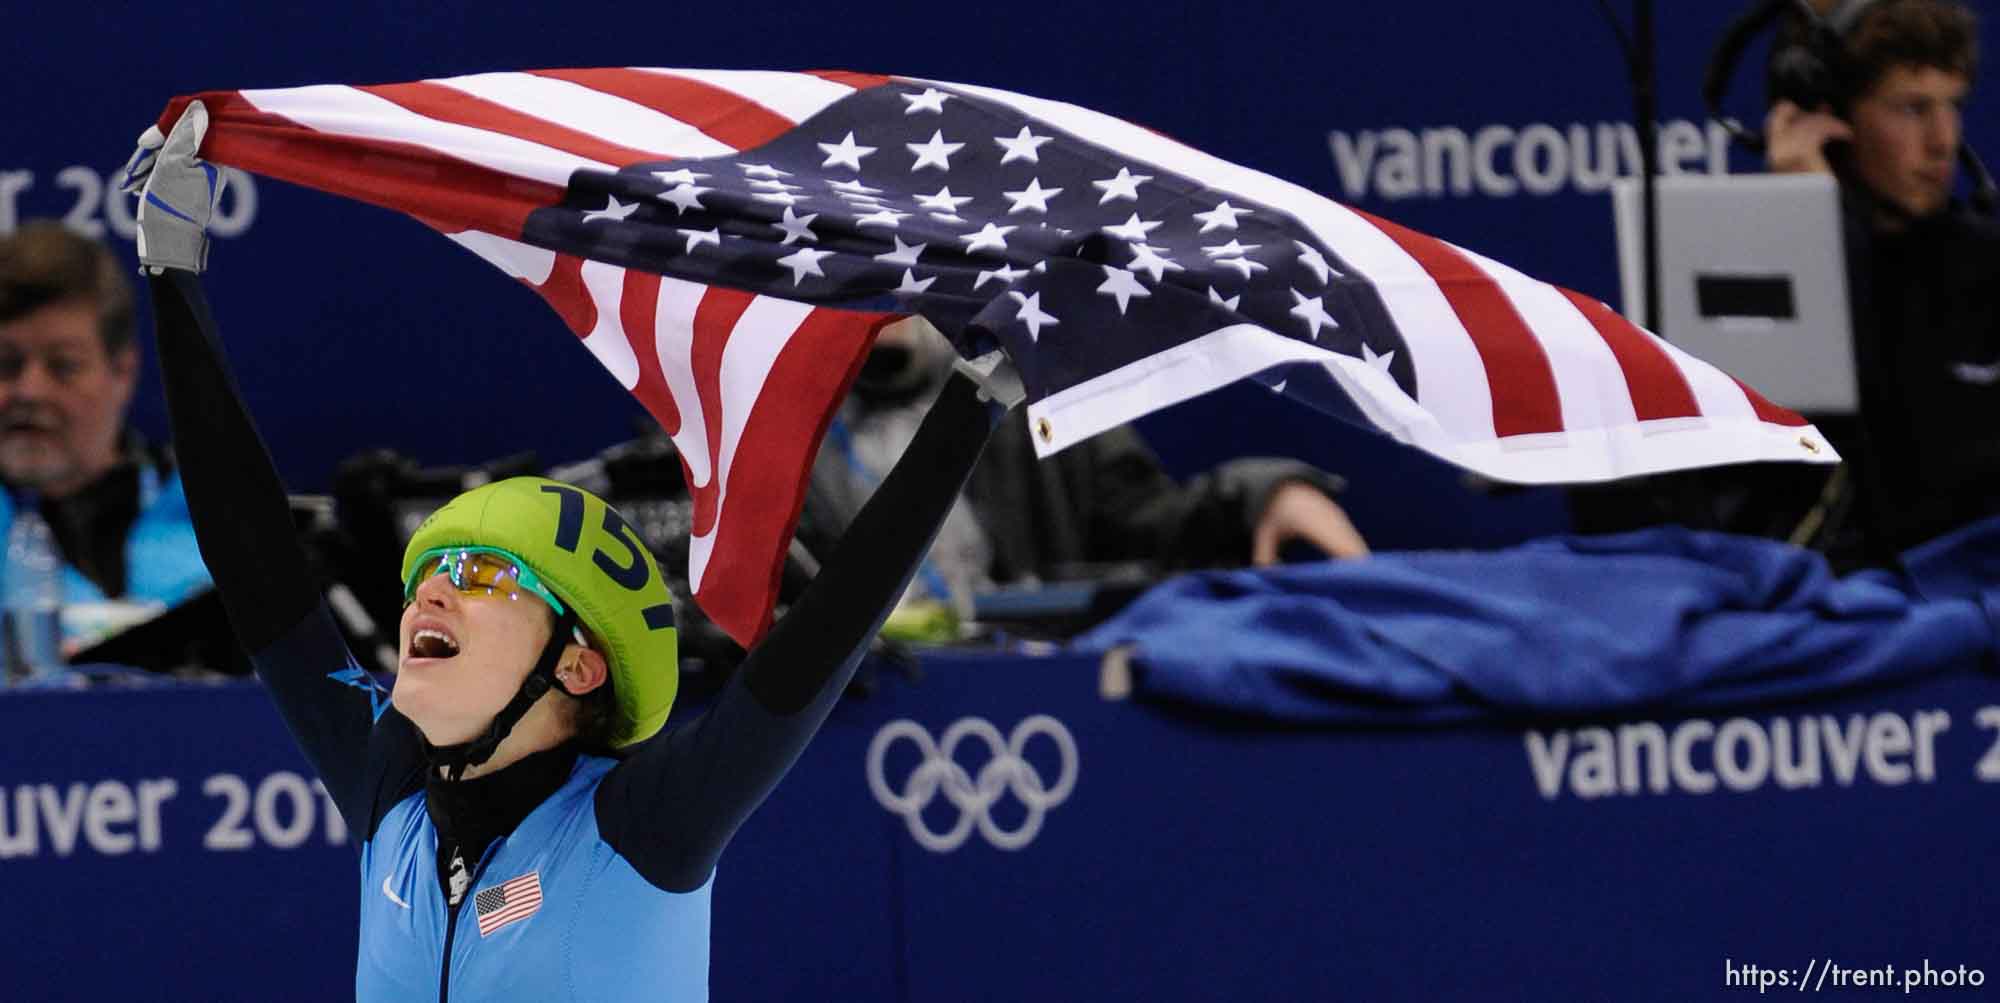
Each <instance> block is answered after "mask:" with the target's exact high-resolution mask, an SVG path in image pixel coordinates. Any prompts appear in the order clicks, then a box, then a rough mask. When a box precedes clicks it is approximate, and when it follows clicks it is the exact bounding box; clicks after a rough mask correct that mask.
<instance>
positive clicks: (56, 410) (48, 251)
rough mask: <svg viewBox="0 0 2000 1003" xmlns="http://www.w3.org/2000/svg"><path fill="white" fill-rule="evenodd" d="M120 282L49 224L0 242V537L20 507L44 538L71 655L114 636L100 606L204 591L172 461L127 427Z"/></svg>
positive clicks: (127, 344) (82, 241)
mask: <svg viewBox="0 0 2000 1003" xmlns="http://www.w3.org/2000/svg"><path fill="white" fill-rule="evenodd" d="M126 273H127V268H126V266H124V265H122V264H121V263H120V262H119V260H118V258H117V256H116V255H114V254H112V253H111V251H110V249H108V248H106V247H105V246H104V245H102V244H100V243H98V242H96V241H94V240H90V239H88V238H86V237H82V236H79V235H77V234H75V233H72V232H70V231H69V230H66V229H64V228H63V227H62V225H61V224H59V223H56V222H54V221H52V220H41V221H35V222H31V223H28V224H27V225H25V226H23V227H21V229H20V230H18V231H17V232H15V233H13V234H11V235H7V236H0V481H3V482H4V485H5V488H6V491H5V492H4V493H0V538H5V537H6V535H7V534H8V532H9V530H10V529H11V527H12V525H13V523H14V521H15V519H16V516H17V513H18V512H19V511H20V510H21V507H22V506H24V505H33V506H35V509H36V511H38V512H39V513H40V515H41V517H42V518H43V519H44V520H46V521H47V523H48V525H49V528H50V529H51V530H53V533H54V537H55V542H56V547H57V550H58V551H59V554H60V557H61V559H62V564H63V567H62V569H61V573H60V579H61V590H62V600H61V601H62V605H63V607H64V608H65V610H66V612H65V615H64V618H63V620H64V629H65V640H66V642H67V643H68V644H69V645H70V646H74V645H76V644H78V643H81V642H87V641H88V640H90V639H92V635H95V634H98V633H101V632H102V631H104V630H106V629H110V628H113V627H115V626H116V623H114V622H110V621H108V620H106V619H105V617H106V616H107V615H108V614H106V613H105V612H104V607H106V606H113V605H118V604H110V603H107V602H106V600H123V601H125V605H127V606H130V607H132V609H133V611H134V614H135V615H137V614H138V613H140V612H142V611H144V610H153V609H158V608H161V607H164V606H172V605H174V604H176V603H179V602H181V601H182V600H183V599H186V598H188V597H189V596H191V595H193V594H194V593H197V592H199V591H201V590H203V589H206V588H208V587H209V584H210V582H209V576H208V570H207V568H205V567H204V566H203V565H202V561H201V554H200V552H199V551H198V550H197V549H196V547H195V540H194V529H193V527H192V525H191V524H190V523H189V521H188V510H187V498H186V496H185V495H183V494H182V492H181V484H180V477H179V475H178V474H177V473H176V472H175V470H174V468H173V464H172V461H171V459H170V458H169V457H168V455H167V454H166V452H165V450H160V449H153V448H150V447H149V446H148V445H147V444H146V443H145V442H144V441H143V440H142V439H141V438H140V437H139V435H138V433H137V432H135V431H133V430H132V429H131V428H130V427H128V426H127V425H126V423H125V412H126V409H127V407H129V406H130V404H131V402H132V391H133V385H134V383H135V381H136V380H137V378H138V373H139V350H138V348H137V346H136V345H134V344H133V340H132V338H133V331H134V323H133V309H132V282H131V279H129V278H128V277H127V274H126ZM92 607H94V608H96V609H97V610H98V612H97V613H95V614H90V615H85V614H86V612H87V608H92ZM111 619H112V620H117V619H119V618H117V617H112V618H111ZM86 621H90V622H86Z"/></svg>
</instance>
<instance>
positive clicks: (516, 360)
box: [0, 0, 2000, 546]
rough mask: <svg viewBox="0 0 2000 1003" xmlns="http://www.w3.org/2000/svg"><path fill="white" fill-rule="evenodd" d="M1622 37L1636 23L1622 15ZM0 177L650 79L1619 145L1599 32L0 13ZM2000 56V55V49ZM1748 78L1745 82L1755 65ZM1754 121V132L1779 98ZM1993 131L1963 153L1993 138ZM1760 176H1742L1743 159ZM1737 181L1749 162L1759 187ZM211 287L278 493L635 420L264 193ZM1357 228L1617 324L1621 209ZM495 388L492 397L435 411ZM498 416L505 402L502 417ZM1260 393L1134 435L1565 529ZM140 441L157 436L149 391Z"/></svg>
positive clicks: (433, 249)
mask: <svg viewBox="0 0 2000 1003" xmlns="http://www.w3.org/2000/svg"><path fill="white" fill-rule="evenodd" d="M1611 6H1613V7H1615V8H1619V9H1620V12H1621V14H1627V13H1629V7H1630V3H1629V0H1625V2H1613V3H1612V4H1611ZM1660 7H1661V10H1662V14H1661V20H1662V24H1661V25H1660V34H1661V42H1660V53H1661V62H1662V66H1663V73H1662V81H1661V94H1662V112H1663V115H1664V117H1666V118H1684V119H1694V120H1699V119H1700V117H1701V115H1700V110H1699V107H1698V101H1697V96H1696V90H1695V88H1696V81H1697V79H1698V75H1699V72H1700V67H1701V65H1702V64H1703V63H1704V61H1705V60H1706V56H1707V51H1708V47H1709V45H1710V43H1711V41H1712V40H1713V39H1714V37H1715V36H1716V35H1717V34H1718V33H1719V31H1720V28H1721V26H1722V24H1723V23H1724V22H1725V21H1726V20H1727V19H1728V18H1729V17H1731V16H1733V15H1734V14H1735V13H1736V12H1737V11H1739V10H1741V9H1742V6H1741V5H1739V4H1736V3H1717V2H1712V0H1708V2H1700V3H1682V4H1662V5H1660ZM0 27H4V30H0V80H4V81H5V88H6V90H5V94H6V97H7V98H8V99H9V100H8V102H7V105H6V108H5V113H4V114H0V172H4V171H8V170H23V169H25V170H32V171H33V172H34V173H35V184H34V187H33V188H31V189H29V190H28V191H26V192H25V193H23V194H22V195H21V197H20V198H19V199H18V206H19V208H20V210H21V213H22V215H23V216H28V215H36V214H41V215H47V214H61V213H63V212H65V211H67V210H68V209H69V208H70V206H71V204H72V202H73V201H74V199H73V197H72V196H71V195H70V193H68V192H65V191H63V190H62V189H60V188H58V187H57V185H56V182H55V175H56V173H57V172H58V171H59V170H61V169H62V168H63V167H66V166H69V165H74V164H87V165H92V166H95V167H97V168H98V169H100V170H101V171H104V172H107V173H108V172H109V171H110V170H111V169H113V168H114V167H116V166H117V165H118V164H119V163H120V162H121V161H122V159H123V158H124V156H125V155H126V154H127V153H128V152H129V150H130V147H131V141H132V138H133V136H135V135H136V134H137V133H138V131H139V130H140V129H142V128H143V127H144V126H145V125H146V124H147V123H148V122H150V121H151V119H152V118H153V117H154V116H156V115H157V114H158V112H159V109H160V108H161V107H162V106H163V105H164V103H165V101H166V100H167V99H168V98H169V97H171V96H173V95H175V94H181V93H188V92H192V91H197V90H206V89H229V88H240V87H279V86H290V85H301V84H310V83H325V82H345V83H369V82H392V81H401V80H408V79H415V78H420V77H427V76H444V75H450V74H458V73H467V72H474V71H481V70H495V69H518V68H532V67H550V66H601V65H653V66H717V67H759V68H786V69H803V68H850V69H857V70H872V71H880V72H887V73H904V74H912V75H923V76H932V77H937V78H942V79H947V80H960V81H965V82H970V83H983V84H990V85H996V86H1000V87H1006V88H1012V89H1016V90H1020V91H1023V92H1026V93H1031V94H1036V95H1040V96H1046V97H1054V98H1061V99H1065V100H1069V101H1073V102H1077V103H1081V104H1086V105H1090V106H1093V107H1096V108H1099V109H1101V110H1104V111H1108V112H1111V113H1114V114H1118V115H1122V116H1125V117H1127V118H1130V119H1133V120H1135V121H1138V122H1141V123H1144V124H1147V125H1149V126H1151V127H1153V128H1156V129H1159V130H1160V131H1163V132H1166V133H1169V134H1172V135H1174V136H1177V137H1179V138H1181V139H1183V140H1186V141H1188V142H1190V143H1193V144H1194V145H1196V146H1200V147H1203V148H1205V149H1208V150H1210V151H1212V152H1215V153H1218V154H1220V155H1222V156H1225V157H1228V158H1230V159H1234V160H1237V161H1240V162H1242V163H1245V164H1248V165H1251V166H1254V167H1258V168H1261V169H1264V170H1267V171H1270V172H1273V173H1276V174H1280V175H1283V176H1285V177H1287V178H1290V179H1293V180H1296V181H1298V182H1301V183H1303V184H1305V185H1307V186H1309V187H1312V188H1315V189H1317V190H1321V191H1325V192H1328V193H1330V194H1333V195H1334V196H1335V197H1344V193H1343V191H1342V189H1341V186H1340V180H1339V174H1338V172H1337V170H1336V168H1335V163H1334V158H1333V156H1332V154H1331V153H1330V152H1329V146H1328V140H1327V133H1328V132H1329V130H1334V129H1340V130H1345V131H1348V132H1350V133H1353V132H1358V131H1361V130H1379V129H1383V128H1388V127H1399V126H1400V127H1405V128H1411V129H1421V128H1423V127H1427V126H1444V125H1452V126H1458V127H1460V128H1463V129H1465V130H1466V131H1467V132H1468V133H1470V132H1472V131H1473V130H1475V129H1476V128H1477V127H1479V126H1481V125H1485V124H1506V125H1510V126H1513V127H1516V128H1518V127H1521V126H1524V125H1527V124H1529V123H1534V122H1546V123H1552V124H1554V125H1555V126H1556V127H1557V128H1558V129H1566V128H1567V125H1568V124H1569V123H1572V122H1583V123H1596V122H1603V121H1620V120H1624V119H1626V118H1628V117H1629V109H1630V96H1629V95H1630V89H1629V87H1628V85H1627V83H1626V78H1625V75H1624V70H1623V67H1622V63H1621V60H1620V57H1619V53H1618V50H1617V46H1616V44H1615V42H1614V40H1613V36H1612V33H1611V31H1610V30H1609V28H1608V27H1607V26H1606V25H1605V23H1604V22H1603V19H1602V17H1601V15H1600V13H1599V11H1598V9H1597V6H1596V5H1595V4H1593V3H1590V2H1587V0H1561V2H1548V3H1532V4H1519V3H1490V2H1478V3H1475V2H1466V0H1460V2H1450V3H1439V4H1418V5H1412V4H1354V3H1350V4H1319V3H1315V4H1306V3H1282V4H1270V5H1263V4H1220V3H1217V4H1161V5H1154V6H1141V5H1127V4H1101V5H1100V4H1074V3H1072V4H1063V5H1060V6H1049V5H1032V4H1021V5H991V4H964V5H937V4H868V5H862V4H824V3H806V2H801V0H770V2H763V3H757V4H749V5H735V4H730V5H723V6H718V7H701V6H697V5H693V4H672V5H649V4H606V3H599V2H592V0H575V2H566V3H561V4H549V3H536V2H524V0H499V2H490V3H481V4H477V5H470V4H468V5H464V6H462V7H459V8H456V9H453V8H448V7H443V6H438V7H436V8H433V7H432V5H421V4H403V3H384V2H361V3H351V4H324V5H299V6H297V7H295V8H293V7H291V5H284V6H283V7H281V6H280V5H262V4H236V3H221V2H215V0H207V2H196V3H181V4H153V5H122V6H121V5H116V4H76V3H71V4H60V5H37V6H34V7H32V8H30V7H16V8H14V9H12V10H11V11H9V12H6V13H0ZM1986 34H1987V36H1988V40H1989V41H1992V40H1993V39H1994V38H1995V33H1994V29H1993V28H1992V27H1991V26H1989V27H1988V29H1987V31H1986ZM1752 62H1753V63H1754V62H1755V59H1754V57H1753V60H1752ZM1742 76H1743V87H1742V88H1741V93H1740V94H1739V95H1738V101H1737V104H1736V107H1737V108H1739V109H1740V110H1742V111H1743V112H1744V113H1746V114H1749V113H1753V112H1754V111H1755V110H1756V107H1757V106H1756V98H1757V95H1756V94H1755V93H1754V92H1755V91H1756V90H1757V89H1758V86H1757V77H1758V74H1757V72H1756V70H1755V69H1754V67H1753V68H1752V69H1750V70H1749V71H1747V72H1745V73H1744V74H1743V75H1742ZM1994 124H1995V122H1994V116H1993V115H1992V113H1991V112H1990V110H1988V109H1987V108H1986V107H1984V106H1975V108H1974V110H1973V113H1972V116H1971V119H1970V132H1971V134H1972V135H1973V137H1974V138H1980V137H1982V136H1983V137H1989V138H1990V137H1992V136H1995V135H2000V129H1995V128H1993V126H1994ZM1739 160H1740V158H1739ZM1745 166H1747V165H1745ZM257 191H258V196H259V206H260V208H259V212H258V215H257V217H256V222H255V225H254V226H253V227H252V229H251V230H250V231H249V233H248V234H246V235H245V236H242V237H240V238H236V239H233V240H228V241H224V242H222V243H221V244H220V246H218V247H217V248H216V250H215V252H214V258H213V262H212V265H213V267H212V270H211V273H210V276H209V282H210V288H211V292H212V294H213V297H214V299H215V301H216V303H217V308H218V312H219V314H220V318H221V323H222V325H223V329H224V334H225V337H226V339H227V340H228V341H229V342H230V343H231V346H232V350H233V351H234V353H235V358H236V360H237V364H238V367H239V372H240V374H241V376H242V379H243V382H244V384H245V389H246V392H247V394H248V396H249V397H250V399H251V403H252V405H253V407H254V408H255V410H256V412H257V414H258V416H259V418H260V420H261V421H262V423H263V426H264V428H265V430H266V433H267V435H268V437H269V439H270V440H271V442H272V445H273V448H274V451H275V452H276V453H277V455H278V459H279V463H280V466H281V467H282V468H283V470H284V472H285V474H286V476H287V478H288V479H289V480H290V481H291V482H292V484H293V485H294V487H296V488H299V489H315V488H323V487H325V486H326V484H327V483H328V481H329V478H330V476H331V472H332V469H333V465H334V463H335V462H337V461H338V459H339V458H341V457H343V456H346V455H349V454H351V453H353V452H356V451H358V450H360V449H363V448H368V447H377V446H391V447H395V448H398V449H401V450H404V451H406V452H409V453H412V454H414V455H416V456H418V457H419V458H421V459H423V460H425V461H428V462H438V463H444V462H472V461H478V460H482V459H489V458H493V457H497V456H501V455H505V454H509V453H513V452H515V451H517V450H520V449H523V448H532V449H535V450H538V451H539V452H540V453H541V455H542V457H543V459H544V460H545V461H546V462H551V463H553V462H559V461H563V460H568V459H574V458H577V457H580V456H583V455H587V454H589V453H592V452H595V451H596V450H597V449H599V448H601V447H603V446H605V445H607V444H609V443H611V442H613V441H616V440H618V439H621V438H623V437H625V436H626V435H627V434H628V433H629V431H630V429H631V428H632V427H633V425H634V423H635V422H636V421H638V420H639V419H640V417H641V412H640V410H639V408H638V407H637V406H636V405H635V404H634V403H632V402H631V401H630V400H629V399H627V397H626V395H625V394H623V393H622V392H620V391H619V389H618V387H617V385H616V384H615V383H614V382H613V381H612V380H611V379H610V378H609V377H608V376H607V375H605V374H604V373H603V372H602V371H601V370H600V369H599V368H598V366H597V364H596V363H595V361H594V360H592V359H591V358H590V357H589V356H588V354H587V353H585V352H584V351H582V350H581V349H580V348H578V347H577V346H575V345H572V344H568V343H567V342H570V341H572V340H573V339H572V338H571V337H570V336H569V335H568V334H567V333H566V332H565V331H564V330H563V328H562V327H561V325H560V324H559V323H558V322H557V321H556V319H555V318H554V316H553V315H552V314H551V313H550V312H549V311H548V310H547V309H546V308H545V307H544V306H543V305H542V304H541V303H540V301H539V300H538V299H537V298H536V297H534V296H533V295H532V294H530V293H529V292H528V291H527V290H525V289H522V288H519V287H517V286H516V285H515V284H513V283H512V282H510V281H508V280H507V279H505V278H504V277H502V276H500V275H499V274H498V273H497V272H496V271H495V270H493V269H492V268H490V267H489V266H487V265H485V264H483V263H481V262H479V261H477V260H475V259H474V258H473V256H471V255H469V254H466V253H464V252H463V251H461V250H459V249H457V248H454V247H452V246H451V245H449V244H448V243H447V242H445V241H444V240H442V239H441V238H438V237H436V236H435V235H433V234H431V233H430V232H429V231H428V230H426V229H424V228H423V227H422V226H421V225H419V224H416V223H414V222H411V221H408V220H405V219H402V218H400V217H397V216H393V215H391V214H389V213H386V212H383V211H381V210H377V209H372V208H367V207H363V206H360V205H356V204H349V203H345V202H341V201H339V200H336V199H333V198H331V197H328V196H324V195H319V194H316V193H312V192H306V191H301V190H298V189H293V188H289V187H286V186H283V185H280V184H277V183H275V182H265V183H263V184H261V185H259V186H258V189H257ZM1359 204H1361V205H1363V206H1364V207H1366V208H1369V209H1371V210H1373V211H1376V212H1380V213H1382V214H1384V215H1387V216H1389V217H1391V218H1393V219H1395V220H1397V221H1399V222H1402V223H1405V224H1408V225H1411V226H1414V227H1417V228H1419V229H1422V230H1426V231H1429V232H1431V233H1434V234H1437V235H1439V236H1442V237H1444V238H1446V239H1449V240H1452V241H1454V242H1457V243H1460V244H1463V245H1465V246H1468V247H1471V248H1473V249H1475V250H1479V251H1481V252H1483V253H1486V254H1489V255H1492V256H1494V257H1498V258H1500V259H1502V260H1504V261H1507V262H1509V263H1510V264H1513V265H1515V266H1516V267H1519V268H1521V269H1522V270H1524V271H1526V272H1528V273H1529V274H1532V275H1535V276H1537V277H1540V278H1544V279H1548V280H1550V281H1554V282H1557V283H1560V284H1563V285H1568V286H1571V287H1574V288H1577V289H1581V290H1583V291H1586V292H1589V293H1592V294H1595V295H1598V296H1601V297H1604V298H1606V299H1609V300H1612V301H1614V302H1615V301H1616V293H1617V290H1616V280H1615V256H1614V254H1613V252H1612V242H1611V226H1610V208H1609V199H1608V198H1607V197H1606V196H1604V195H1602V194H1588V195H1586V194H1578V193H1576V192H1574V191H1565V192H1563V193H1558V194H1555V195H1550V196H1532V195H1527V194H1522V195H1518V196H1515V197H1512V198H1506V199H1490V198H1481V197H1478V196H1476V195H1475V196H1468V197H1444V198H1412V199H1403V200H1382V199H1378V198H1367V199H1361V200H1359ZM450 387H468V388H469V387H479V388H481V392H480V393H478V394H451V393H446V394H439V393H438V391H439V390H440V388H450ZM495 388H498V389H497V391H496V389H495ZM1303 414H1304V412H1302V411H1299V410H1295V408H1294V406H1293V405H1291V404H1288V403H1285V402H1282V401H1277V400H1271V399H1267V398H1265V397H1264V396H1263V395H1262V394H1261V393H1259V392H1256V391H1254V390H1248V389H1237V390H1232V391H1225V392H1223V393H1221V394H1218V395H1214V396H1212V397H1210V398H1208V399H1204V400H1201V401H1197V402H1193V403H1192V404H1190V405H1188V406H1185V407H1183V408H1180V409H1178V410H1177V411H1175V412H1172V413H1169V414H1164V415H1161V416H1158V417H1156V418H1153V419H1148V420H1147V421H1145V422H1143V423H1142V427H1143V429H1144V431H1145V432H1146V433H1147V435H1148V437H1149V439H1151V440H1152V441H1153V442H1154V443H1155V445H1156V446H1157V447H1158V448H1159V449H1160V450H1161V451H1162V453H1163V454H1164V455H1165V457H1166V459H1167V461H1168V463H1169V466H1170V467H1171V468H1172V469H1174V470H1175V471H1176V472H1178V473H1187V472H1191V471H1193V470H1196V469H1199V468H1200V467H1201V466H1204V465H1206V464H1208V463H1210V462H1213V461H1214V460H1216V459H1218V458H1222V457H1226V456H1234V455H1241V454H1244V453H1248V452H1277V453H1285V454H1291V455H1296V456H1301V457H1304V458H1307V459H1311V460H1313V461H1315V462H1318V463H1320V464H1321V465H1323V466H1326V467H1328V468H1330V469H1333V470H1336V471H1340V472H1343V473H1346V474H1348V475H1349V476H1350V478H1351V479H1352V480H1353V482H1354V484H1355V487H1354V491H1353V493H1352V495H1351V496H1350V499H1349V507H1350V509H1351V510H1352V511H1353V512H1354V514H1355V517H1356V519H1357V521H1358V522H1359V523H1360V525H1361V526H1362V528H1363V529H1364V531H1366V532H1367V533H1368V534H1369V535H1370V537H1371V538H1373V539H1374V540H1375V541H1376V542H1377V544H1378V545H1383V546H1432V545H1445V544H1479V543H1497V542H1502V541H1509V540H1515V539H1519V538H1522V537H1525V536H1529V535H1535V534H1537V533H1540V532H1545V531H1548V530H1550V529H1553V528H1557V527H1559V526H1561V525H1562V523H1563V518H1564V517H1563V515H1562V513H1561V510H1560V506H1559V505H1558V504H1557V502H1556V499H1555V496H1554V495H1552V494H1550V493H1548V492H1534V493H1529V494H1526V495H1520V496H1514V497H1511V498H1509V499H1506V500H1501V501H1494V500H1489V499H1484V498H1480V497H1477V496H1473V495H1470V494H1468V493H1466V492H1465V491H1463V490H1462V489H1461V488H1460V487H1459V485H1458V481H1457V478H1456V476H1455V475H1454V474H1453V473H1452V472H1451V471H1449V470H1447V469H1445V468H1443V467H1442V465H1440V464H1438V463H1436V462H1434V461H1431V460H1428V459H1427V458H1424V457H1421V456H1419V455H1418V454H1416V453H1414V452H1413V451H1409V450H1404V449H1402V448H1400V447H1397V446H1394V445H1392V444H1390V443H1388V442H1386V441H1385V440H1381V439H1379V438H1377V437H1374V436H1372V435H1369V434H1366V433H1362V432H1358V431H1355V430H1351V429H1348V428H1346V427H1343V426H1339V425H1336V424H1334V423H1331V422H1328V421H1325V420H1321V419H1317V418H1313V419H1305V420H1301V416H1302V415H1303ZM137 418H138V421H139V424H140V425H141V427H142V428H145V429H147V430H149V431H152V432H154V433H156V434H157V433H159V432H160V431H162V430H163V429H164V420H163V414H162V408H161V405H160V401H159V398H158V394H157V392H156V391H155V390H154V389H153V387H152V386H151V385H150V382H149V385H148V387H147V388H146V390H145V392H144V393H143V395H142V397H141V399H140V401H139V404H138V408H137Z"/></svg>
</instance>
